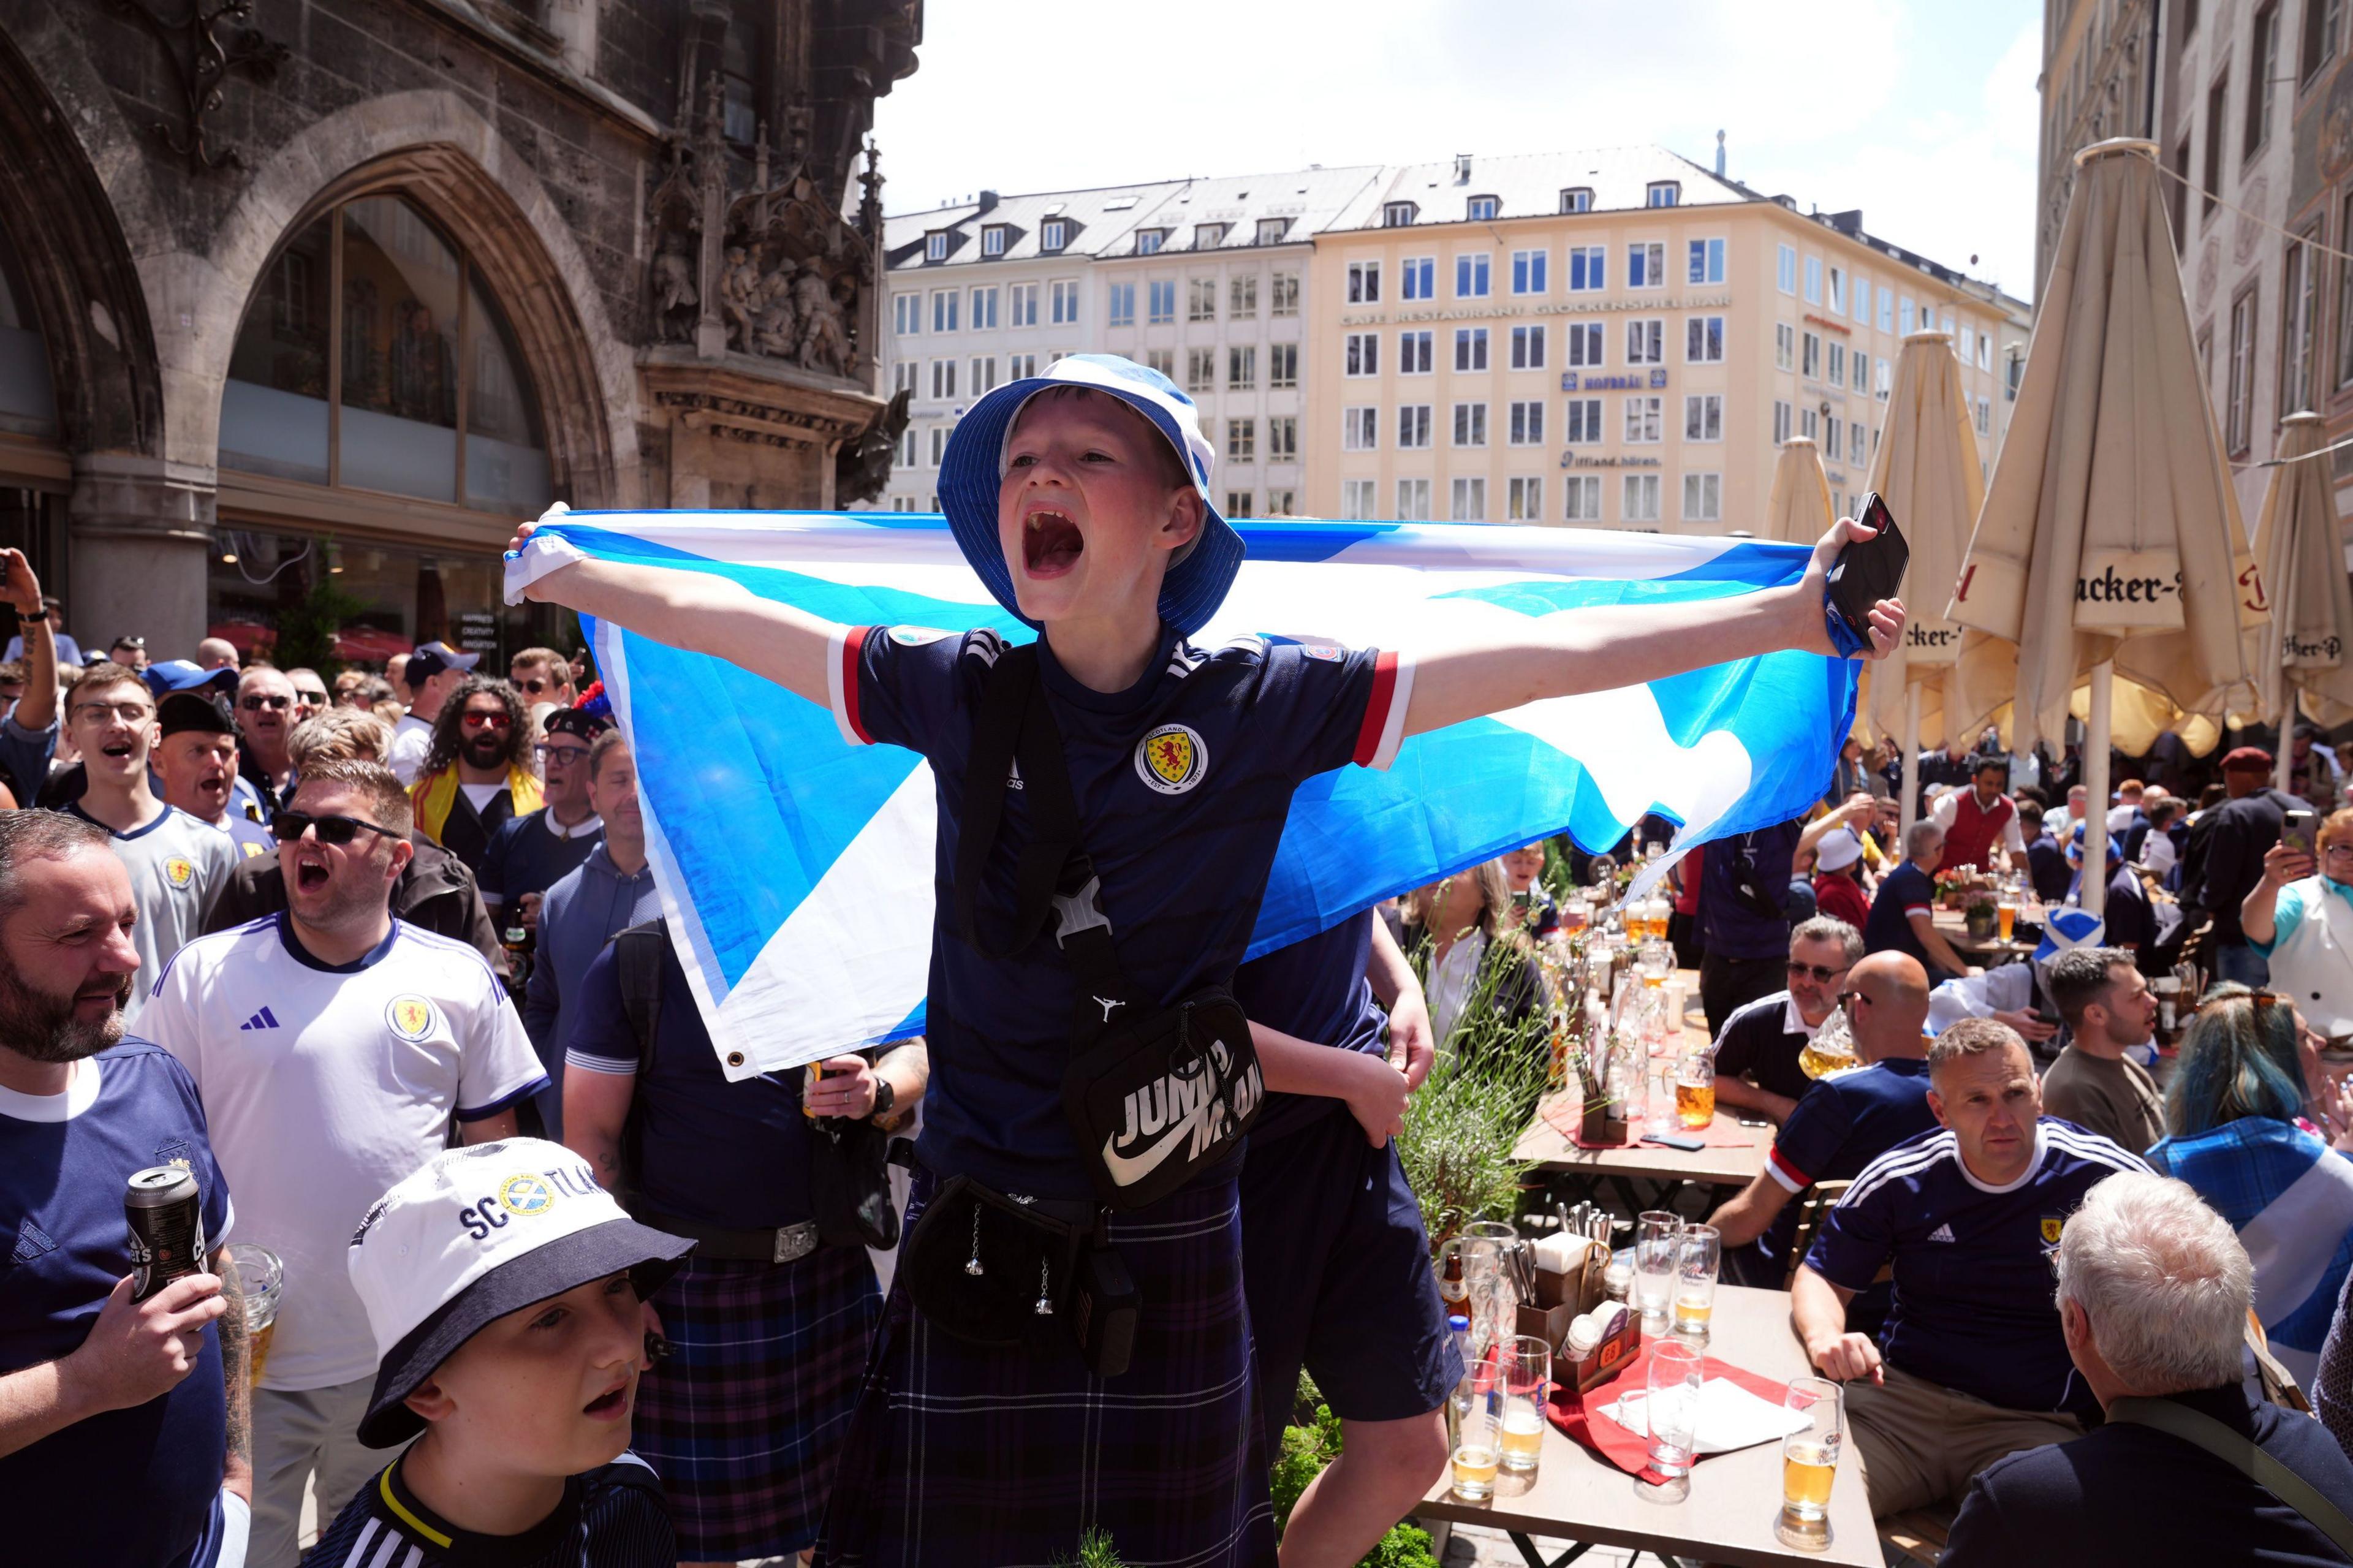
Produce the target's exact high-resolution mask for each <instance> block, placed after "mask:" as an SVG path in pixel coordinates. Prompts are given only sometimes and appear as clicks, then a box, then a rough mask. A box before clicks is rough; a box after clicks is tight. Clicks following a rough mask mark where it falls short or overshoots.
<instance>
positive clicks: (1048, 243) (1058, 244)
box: [1038, 217, 1071, 250]
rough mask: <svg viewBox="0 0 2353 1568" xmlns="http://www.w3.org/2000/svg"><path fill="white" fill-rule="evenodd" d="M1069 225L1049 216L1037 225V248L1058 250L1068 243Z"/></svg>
mask: <svg viewBox="0 0 2353 1568" xmlns="http://www.w3.org/2000/svg"><path fill="white" fill-rule="evenodd" d="M1070 239H1071V226H1070V225H1069V224H1068V223H1066V222H1064V221H1063V220H1062V219H1060V218H1058V217H1050V218H1048V219H1047V220H1046V221H1045V222H1044V223H1041V224H1039V226H1038V248H1039V249H1040V250H1060V249H1061V248H1062V247H1063V246H1065V245H1067V244H1069V243H1070Z"/></svg>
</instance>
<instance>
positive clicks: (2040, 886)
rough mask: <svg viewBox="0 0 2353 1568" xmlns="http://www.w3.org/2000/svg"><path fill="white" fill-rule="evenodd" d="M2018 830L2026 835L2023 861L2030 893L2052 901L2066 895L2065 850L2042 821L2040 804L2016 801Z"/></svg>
mask: <svg viewBox="0 0 2353 1568" xmlns="http://www.w3.org/2000/svg"><path fill="white" fill-rule="evenodd" d="M2018 830H2019V832H2020V833H2021V834H2023V835H2024V836H2025V837H2026V865H2027V870H2028V875H2029V879H2030V880H2031V881H2032V882H2033V884H2034V896H2035V897H2036V898H2038V899H2041V900H2042V901H2043V902H2044V903H2046V904H2055V903H2057V902H2058V901H2059V900H2062V899H2063V898H2065V897H2066V896H2067V884H2068V883H2069V882H2070V881H2071V880H2073V877H2074V873H2073V871H2071V870H2069V869H2068V868H2067V852H2066V851H2065V850H2064V849H2062V848H2060V847H2059V840H2058V839H2057V838H2055V837H2052V833H2051V829H2050V828H2049V827H2048V826H2045V825H2044V821H2043V816H2042V807H2041V806H2039V805H2035V804H2034V803H2033V802H2032V801H2031V800H2022V801H2020V802H2019V803H2018Z"/></svg>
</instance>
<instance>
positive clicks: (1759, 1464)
mask: <svg viewBox="0 0 2353 1568" xmlns="http://www.w3.org/2000/svg"><path fill="white" fill-rule="evenodd" d="M1712 1327H1713V1333H1712V1334H1711V1336H1710V1338H1709V1342H1708V1345H1707V1353H1708V1354H1709V1355H1711V1356H1714V1357H1716V1358H1717V1359H1719V1360H1722V1361H1726V1362H1729V1363H1732V1364H1733V1365H1735V1366H1736V1367H1739V1368H1740V1369H1741V1370H1743V1371H1745V1372H1752V1373H1757V1375H1758V1376H1760V1377H1769V1378H1771V1379H1773V1380H1774V1381H1776V1382H1778V1383H1787V1382H1788V1381H1789V1380H1790V1379H1791V1378H1793V1377H1803V1376H1806V1375H1808V1373H1810V1371H1811V1368H1810V1367H1809V1366H1808V1365H1807V1363H1806V1352H1805V1351H1804V1350H1803V1348H1801V1347H1800V1346H1799V1343H1798V1338H1797V1335H1796V1333H1795V1332H1794V1331H1792V1330H1791V1329H1790V1327H1789V1296H1788V1292H1787V1291H1785V1290H1751V1289H1743V1288H1742V1287H1740V1286H1737V1285H1719V1286H1717V1287H1716V1291H1715V1321H1714V1324H1713V1325H1712ZM1451 1479H1452V1478H1451V1474H1450V1475H1449V1477H1448V1478H1447V1479H1443V1480H1440V1482H1439V1484H1438V1486H1437V1488H1436V1489H1434V1490H1432V1491H1431V1492H1430V1496H1429V1498H1428V1500H1425V1501H1424V1502H1422V1503H1421V1504H1420V1506H1419V1507H1418V1508H1416V1509H1415V1510H1414V1514H1415V1516H1416V1517H1417V1518H1419V1519H1421V1520H1423V1521H1431V1520H1444V1521H1448V1522H1450V1523H1453V1524H1481V1525H1486V1526H1488V1527H1489V1528H1491V1529H1498V1530H1502V1531H1504V1532H1505V1533H1507V1534H1508V1535H1509V1536H1510V1537H1511V1540H1512V1543H1513V1544H1514V1546H1517V1547H1518V1548H1519V1550H1520V1555H1521V1557H1522V1558H1524V1559H1525V1561H1526V1562H1527V1563H1529V1564H1530V1568H1561V1565H1562V1564H1565V1563H1573V1562H1575V1561H1577V1558H1579V1557H1581V1556H1583V1555H1584V1554H1585V1553H1586V1552H1588V1550H1590V1549H1591V1548H1593V1547H1595V1546H1616V1547H1624V1548H1628V1549H1630V1550H1631V1551H1634V1552H1653V1553H1656V1554H1657V1555H1659V1556H1660V1557H1661V1558H1662V1559H1663V1558H1665V1557H1666V1556H1667V1555H1668V1554H1670V1553H1672V1554H1673V1555H1674V1556H1677V1557H1688V1558H1694V1559H1697V1560H1698V1561H1700V1562H1703V1563H1838V1564H1842V1565H1844V1568H1879V1564H1880V1563H1881V1561H1882V1559H1881V1555H1880V1547H1879V1536H1878V1532H1877V1531H1876V1530H1875V1529H1874V1528H1873V1524H1872V1520H1871V1502H1870V1500H1869V1499H1868V1498H1867V1497H1865V1496H1864V1494H1863V1489H1862V1467H1861V1466H1860V1465H1859V1464H1858V1463H1857V1462H1856V1459H1855V1446H1854V1439H1853V1436H1852V1434H1851V1433H1850V1434H1849V1435H1848V1437H1847V1440H1846V1441H1845V1443H1844V1444H1842V1445H1841V1448H1840V1452H1839V1465H1838V1474H1837V1476H1836V1477H1835V1478H1834V1479H1832V1481H1831V1513H1830V1520H1831V1543H1830V1547H1829V1549H1828V1550H1827V1551H1821V1552H1804V1551H1799V1549H1797V1548H1795V1547H1790V1546H1784V1545H1783V1544H1782V1543H1781V1542H1780V1541H1779V1540H1778V1538H1777V1537H1776V1536H1775V1535H1774V1532H1773V1525H1774V1521H1775V1519H1776V1518H1777V1517H1778V1514H1779V1512H1780V1509H1781V1445H1780V1444H1779V1443H1778V1442H1775V1443H1760V1444H1758V1445H1757V1446H1756V1447H1750V1448H1743V1449H1740V1450H1739V1451H1738V1452H1736V1453H1731V1454H1717V1455H1715V1456H1713V1457H1712V1458H1704V1459H1702V1460H1700V1461H1699V1463H1698V1464H1696V1465H1694V1467H1693V1468H1692V1472H1691V1495H1690V1496H1688V1497H1687V1498H1685V1499H1684V1500H1683V1501H1681V1502H1660V1501H1653V1500H1651V1499H1649V1498H1646V1497H1643V1496H1641V1495H1638V1494H1639V1493H1640V1492H1641V1491H1644V1490H1647V1489H1646V1488H1643V1487H1642V1486H1641V1483H1640V1482H1638V1481H1637V1480H1635V1479H1634V1478H1633V1477H1632V1476H1630V1475H1628V1474H1627V1473H1626V1472H1625V1471H1623V1470H1621V1469H1620V1468H1618V1467H1617V1466H1615V1465H1613V1464H1611V1463H1609V1460H1607V1459H1605V1458H1601V1457H1600V1456H1599V1454H1596V1453H1593V1452H1592V1451H1591V1450H1589V1449H1588V1448H1586V1447H1584V1446H1583V1445H1582V1444H1580V1443H1578V1442H1577V1441H1576V1440H1575V1439H1574V1438H1571V1437H1567V1436H1563V1435H1562V1434H1561V1433H1560V1431H1559V1430H1558V1429H1557V1428H1556V1427H1555V1426H1553V1425H1552V1424H1551V1423H1550V1422H1546V1424H1545V1433H1544V1447H1543V1448H1542V1450H1541V1451H1540V1454H1539V1457H1538V1458H1537V1462H1536V1474H1535V1480H1534V1482H1533V1483H1527V1482H1523V1481H1521V1480H1519V1479H1517V1478H1515V1477H1514V1476H1512V1475H1511V1474H1510V1473H1509V1472H1508V1471H1506V1472H1502V1473H1500V1474H1498V1476H1497V1477H1496V1493H1495V1496H1494V1497H1493V1498H1492V1499H1490V1500H1487V1501H1485V1502H1477V1503H1471V1502H1464V1501H1463V1500H1461V1499H1460V1498H1458V1497H1456V1496H1455V1495H1454V1494H1453V1492H1452V1490H1451ZM1514 1489H1518V1490H1517V1495H1512V1494H1513V1492H1514ZM1538 1536H1542V1537H1545V1538H1546V1539H1548V1540H1554V1541H1563V1542H1574V1543H1575V1544H1574V1545H1572V1546H1571V1547H1570V1548H1569V1550H1568V1551H1567V1552H1563V1553H1562V1554H1561V1555H1560V1556H1558V1557H1556V1558H1551V1559H1546V1557H1545V1556H1544V1555H1543V1554H1542V1553H1541V1552H1539V1551H1538V1550H1537V1548H1536V1545H1535V1539H1534V1538H1535V1537H1538Z"/></svg>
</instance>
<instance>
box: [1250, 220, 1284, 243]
mask: <svg viewBox="0 0 2353 1568" xmlns="http://www.w3.org/2000/svg"><path fill="white" fill-rule="evenodd" d="M1290 232H1291V220H1290V219H1289V218H1287V217H1262V218H1261V219H1259V220H1258V239H1257V243H1258V244H1260V245H1281V244H1282V237H1283V236H1285V235H1287V234H1289V233H1290Z"/></svg>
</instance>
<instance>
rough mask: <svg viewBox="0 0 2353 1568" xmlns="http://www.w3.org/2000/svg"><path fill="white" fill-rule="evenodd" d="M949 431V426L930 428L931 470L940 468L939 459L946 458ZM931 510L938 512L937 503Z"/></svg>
mask: <svg viewBox="0 0 2353 1568" xmlns="http://www.w3.org/2000/svg"><path fill="white" fill-rule="evenodd" d="M949 430H950V426H945V425H934V426H932V464H931V466H932V467H933V468H938V467H939V466H940V459H941V458H944V457H946V456H947V451H948V434H949ZM932 510H934V511H936V510H939V505H938V503H937V502H934V503H933V507H932Z"/></svg>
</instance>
